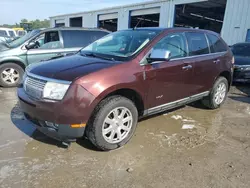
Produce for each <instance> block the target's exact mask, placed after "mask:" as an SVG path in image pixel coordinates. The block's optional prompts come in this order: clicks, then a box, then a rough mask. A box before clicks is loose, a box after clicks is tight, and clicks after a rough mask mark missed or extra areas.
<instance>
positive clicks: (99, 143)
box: [86, 95, 138, 151]
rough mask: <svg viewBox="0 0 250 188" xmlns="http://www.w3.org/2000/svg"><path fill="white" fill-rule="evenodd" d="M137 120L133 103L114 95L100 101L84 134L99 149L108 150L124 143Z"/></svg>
mask: <svg viewBox="0 0 250 188" xmlns="http://www.w3.org/2000/svg"><path fill="white" fill-rule="evenodd" d="M137 121H138V111H137V108H136V107H135V104H134V103H133V102H132V101H131V100H129V99H127V98H125V97H122V96H119V95H115V96H111V97H108V98H106V99H104V100H103V101H101V102H100V104H99V105H98V106H97V108H96V109H95V111H94V113H93V116H92V117H91V119H90V121H89V122H88V125H87V129H86V135H87V137H88V139H89V140H90V141H91V142H92V143H93V144H94V145H95V146H96V147H97V148H98V149H100V150H103V151H108V150H114V149H117V148H119V147H121V146H123V145H125V144H126V143H127V142H128V141H129V140H130V139H131V137H132V136H133V134H134V132H135V129H136V126H137Z"/></svg>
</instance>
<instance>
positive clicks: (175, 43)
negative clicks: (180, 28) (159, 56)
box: [153, 34, 187, 59]
mask: <svg viewBox="0 0 250 188" xmlns="http://www.w3.org/2000/svg"><path fill="white" fill-rule="evenodd" d="M153 49H160V50H167V51H170V52H171V59H175V58H180V57H186V56H187V46H186V41H185V37H184V36H183V34H170V35H168V36H166V37H164V38H163V39H161V40H160V41H159V42H158V43H157V44H156V45H155V46H154V48H153Z"/></svg>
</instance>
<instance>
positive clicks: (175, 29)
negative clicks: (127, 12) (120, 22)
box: [127, 27, 219, 35]
mask: <svg viewBox="0 0 250 188" xmlns="http://www.w3.org/2000/svg"><path fill="white" fill-rule="evenodd" d="M127 30H133V28H130V29H127ZM135 30H149V31H167V30H174V31H194V32H197V31H202V32H206V33H212V34H215V35H219V34H218V33H215V32H213V31H210V30H204V29H193V28H186V27H168V28H163V27H139V28H136V29H135Z"/></svg>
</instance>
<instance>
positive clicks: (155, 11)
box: [130, 7, 160, 16]
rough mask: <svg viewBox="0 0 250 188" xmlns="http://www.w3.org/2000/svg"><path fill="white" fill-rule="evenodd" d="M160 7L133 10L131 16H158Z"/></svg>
mask: <svg viewBox="0 0 250 188" xmlns="http://www.w3.org/2000/svg"><path fill="white" fill-rule="evenodd" d="M159 13H160V7H155V8H148V9H140V10H133V11H131V13H130V15H131V16H140V15H147V14H159Z"/></svg>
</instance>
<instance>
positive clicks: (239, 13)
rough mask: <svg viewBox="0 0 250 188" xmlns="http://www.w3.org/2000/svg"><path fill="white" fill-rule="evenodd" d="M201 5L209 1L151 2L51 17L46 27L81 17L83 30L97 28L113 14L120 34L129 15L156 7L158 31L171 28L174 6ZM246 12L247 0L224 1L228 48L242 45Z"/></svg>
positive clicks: (249, 15) (249, 24)
mask: <svg viewBox="0 0 250 188" xmlns="http://www.w3.org/2000/svg"><path fill="white" fill-rule="evenodd" d="M204 1H209V0H158V1H157V0H155V1H150V2H145V3H138V4H133V5H128V6H122V7H114V8H108V9H102V10H97V11H89V12H82V13H76V14H67V15H61V16H54V17H51V18H50V23H51V27H55V23H56V20H57V19H60V20H61V19H64V20H65V26H69V20H70V18H72V17H80V16H82V17H83V24H82V25H83V27H97V24H98V17H99V15H104V14H109V13H117V14H118V30H121V29H127V28H128V27H129V19H130V13H131V11H133V10H139V11H140V10H142V12H143V9H148V8H156V7H160V24H159V25H160V27H173V23H174V16H175V5H178V4H186V3H197V2H204ZM248 10H250V0H227V5H226V12H225V17H224V23H223V27H222V31H221V36H222V38H223V39H224V40H225V41H226V42H227V43H228V44H229V45H233V44H235V43H237V42H244V41H245V39H246V34H247V29H250V11H248Z"/></svg>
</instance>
